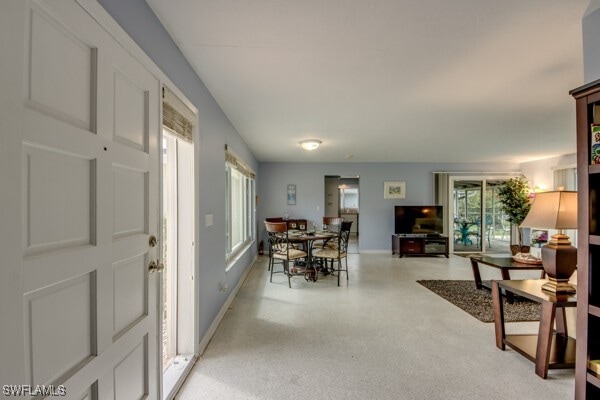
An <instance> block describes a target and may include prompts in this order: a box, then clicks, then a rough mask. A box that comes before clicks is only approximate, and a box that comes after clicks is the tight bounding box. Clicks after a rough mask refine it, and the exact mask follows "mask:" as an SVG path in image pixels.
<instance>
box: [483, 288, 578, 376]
mask: <svg viewBox="0 0 600 400" xmlns="http://www.w3.org/2000/svg"><path fill="white" fill-rule="evenodd" d="M546 282H547V280H546V279H526V280H514V281H513V280H503V281H492V298H493V302H494V328H495V331H496V347H498V348H499V349H501V350H505V345H508V346H509V347H511V348H512V349H514V350H515V351H517V352H518V353H520V354H521V355H523V356H524V357H526V358H527V359H529V360H531V361H533V362H534V363H535V373H536V374H537V375H538V376H540V377H542V378H543V379H546V378H547V377H548V369H559V368H574V367H575V339H573V338H571V337H569V336H568V334H567V325H566V320H565V308H566V307H577V297H576V295H574V294H565V295H558V296H554V295H553V294H552V293H548V292H545V291H543V290H542V285H543V284H544V283H546ZM502 289H504V290H505V292H506V293H509V292H510V293H513V294H515V295H518V296H521V297H524V298H526V299H529V300H532V301H535V302H538V303H541V305H542V311H541V316H540V327H539V331H538V334H537V335H536V334H529V335H507V334H506V332H505V329H504V305H503V303H502ZM555 321H556V331H554V322H555Z"/></svg>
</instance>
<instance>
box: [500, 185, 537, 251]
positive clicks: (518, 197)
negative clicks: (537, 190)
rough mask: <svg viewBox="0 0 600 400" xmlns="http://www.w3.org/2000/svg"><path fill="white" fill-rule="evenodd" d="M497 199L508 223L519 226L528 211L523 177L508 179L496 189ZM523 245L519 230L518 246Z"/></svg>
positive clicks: (527, 195) (527, 190)
mask: <svg viewBox="0 0 600 400" xmlns="http://www.w3.org/2000/svg"><path fill="white" fill-rule="evenodd" d="M498 199H499V200H500V202H501V204H502V211H503V212H504V213H505V214H506V216H507V219H508V221H509V222H510V223H512V224H516V225H520V224H521V223H522V222H523V220H524V219H525V217H526V216H527V213H528V212H529V209H530V208H531V203H530V201H529V183H528V182H527V179H526V178H525V176H523V175H521V176H518V177H515V178H510V179H509V180H507V181H506V182H505V183H504V185H502V186H501V187H500V188H499V189H498ZM522 244H523V232H522V230H521V228H519V246H521V245H522Z"/></svg>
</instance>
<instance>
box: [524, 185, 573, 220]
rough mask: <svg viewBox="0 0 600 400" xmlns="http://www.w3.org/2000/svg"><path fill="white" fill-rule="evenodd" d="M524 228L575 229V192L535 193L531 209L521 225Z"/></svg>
mask: <svg viewBox="0 0 600 400" xmlns="http://www.w3.org/2000/svg"><path fill="white" fill-rule="evenodd" d="M521 226H522V227H525V228H544V229H575V228H577V192H571V191H556V192H541V193H536V194H535V198H534V200H533V204H532V205H531V209H530V210H529V213H528V214H527V217H525V220H523V222H522V223H521Z"/></svg>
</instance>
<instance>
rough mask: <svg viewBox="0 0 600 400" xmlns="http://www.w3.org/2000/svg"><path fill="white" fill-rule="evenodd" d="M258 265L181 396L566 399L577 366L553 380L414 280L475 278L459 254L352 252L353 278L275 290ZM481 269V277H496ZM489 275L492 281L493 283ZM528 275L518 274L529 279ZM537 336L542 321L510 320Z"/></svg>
mask: <svg viewBox="0 0 600 400" xmlns="http://www.w3.org/2000/svg"><path fill="white" fill-rule="evenodd" d="M266 262H267V259H266V257H261V258H259V261H258V262H257V263H256V264H255V265H254V267H253V269H252V271H251V272H250V274H249V276H248V279H247V280H246V282H245V283H244V285H243V286H242V288H241V289H240V292H239V293H238V295H237V298H236V299H235V301H234V302H233V304H232V307H231V309H230V310H229V311H228V312H227V314H226V315H225V317H224V319H223V321H222V323H221V325H220V326H219V328H218V330H217V332H216V334H215V336H214V337H213V339H212V341H211V343H210V344H209V346H208V347H207V349H206V351H205V353H204V355H203V356H202V357H201V358H200V360H199V362H198V363H197V365H196V366H195V367H194V369H193V370H192V372H191V374H190V376H189V377H188V379H187V381H186V383H185V384H184V385H183V387H182V389H181V391H180V393H179V394H178V396H177V399H181V400H187V399H205V400H208V399H224V400H225V399H226V400H236V399H240V400H241V399H256V400H268V399H276V400H281V399H285V400H292V399H310V400H315V399H317V400H320V399H344V400H349V399H360V400H369V399H394V400H398V399H410V400H413V399H424V400H425V399H426V400H436V399H440V400H441V399H444V400H448V399H467V400H468V399H473V400H480V399H487V400H493V399H502V400H506V399H519V400H521V399H523V400H537V399H540V400H567V399H572V398H573V395H574V370H551V371H550V374H549V375H550V376H549V378H548V379H547V380H543V379H541V378H539V377H538V376H537V375H535V373H534V365H533V363H532V362H530V361H528V360H527V359H525V358H524V357H522V356H521V355H519V354H518V353H516V352H515V351H513V350H510V349H509V350H507V351H504V352H503V351H500V350H498V349H497V348H496V346H495V341H494V326H493V324H490V323H488V324H486V323H482V322H479V321H478V320H477V319H475V318H473V317H471V316H470V315H468V314H467V313H465V312H464V311H462V310H460V309H459V308H457V307H455V306H453V305H452V304H450V303H448V302H446V301H445V300H443V299H442V298H440V297H438V296H437V295H435V294H433V293H432V292H430V291H428V290H427V289H425V288H424V287H422V286H421V285H419V284H418V283H416V282H415V281H416V280H417V279H472V276H471V270H470V264H469V261H468V260H467V259H465V258H462V257H456V256H451V257H450V259H446V258H443V257H438V258H433V257H432V258H402V259H399V258H397V257H392V255H391V254H360V255H359V254H351V255H350V256H349V260H348V264H349V266H350V280H349V281H348V282H347V283H346V281H345V280H342V281H343V284H342V286H341V287H337V281H336V279H335V278H334V277H331V276H327V277H323V278H321V279H319V281H317V282H316V283H312V282H305V281H304V279H303V278H302V277H295V278H293V281H292V289H289V288H288V286H287V280H286V279H285V278H284V277H283V276H282V275H279V276H276V277H275V278H274V282H273V283H269V279H268V272H267V268H266ZM494 272H496V273H497V271H494V270H493V269H487V270H483V269H482V275H483V278H484V279H490V278H493V279H498V278H499V277H497V276H495V275H494ZM488 273H489V275H487V274H488ZM523 274H525V275H524V276H518V275H517V276H514V277H513V278H516V279H518V278H529V277H533V276H527V275H526V274H527V273H526V272H523ZM508 325H509V326H508V327H507V331H508V333H516V332H536V328H537V324H536V323H513V324H508Z"/></svg>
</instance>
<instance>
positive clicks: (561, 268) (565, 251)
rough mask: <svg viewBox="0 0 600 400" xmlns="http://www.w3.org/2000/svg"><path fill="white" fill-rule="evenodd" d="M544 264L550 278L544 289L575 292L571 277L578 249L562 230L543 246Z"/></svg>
mask: <svg viewBox="0 0 600 400" xmlns="http://www.w3.org/2000/svg"><path fill="white" fill-rule="evenodd" d="M542 264H543V265H544V272H545V273H546V277H547V278H548V282H547V283H545V284H544V285H543V286H542V289H544V290H545V291H547V292H550V293H554V294H562V293H564V294H567V293H575V287H573V286H572V285H570V284H569V278H570V277H571V275H573V272H574V271H575V268H576V266H577V249H576V248H575V247H573V246H571V242H569V237H568V236H566V235H564V234H563V233H562V232H560V231H559V233H558V234H555V235H552V238H551V240H550V242H549V243H548V244H547V245H545V246H543V247H542Z"/></svg>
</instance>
